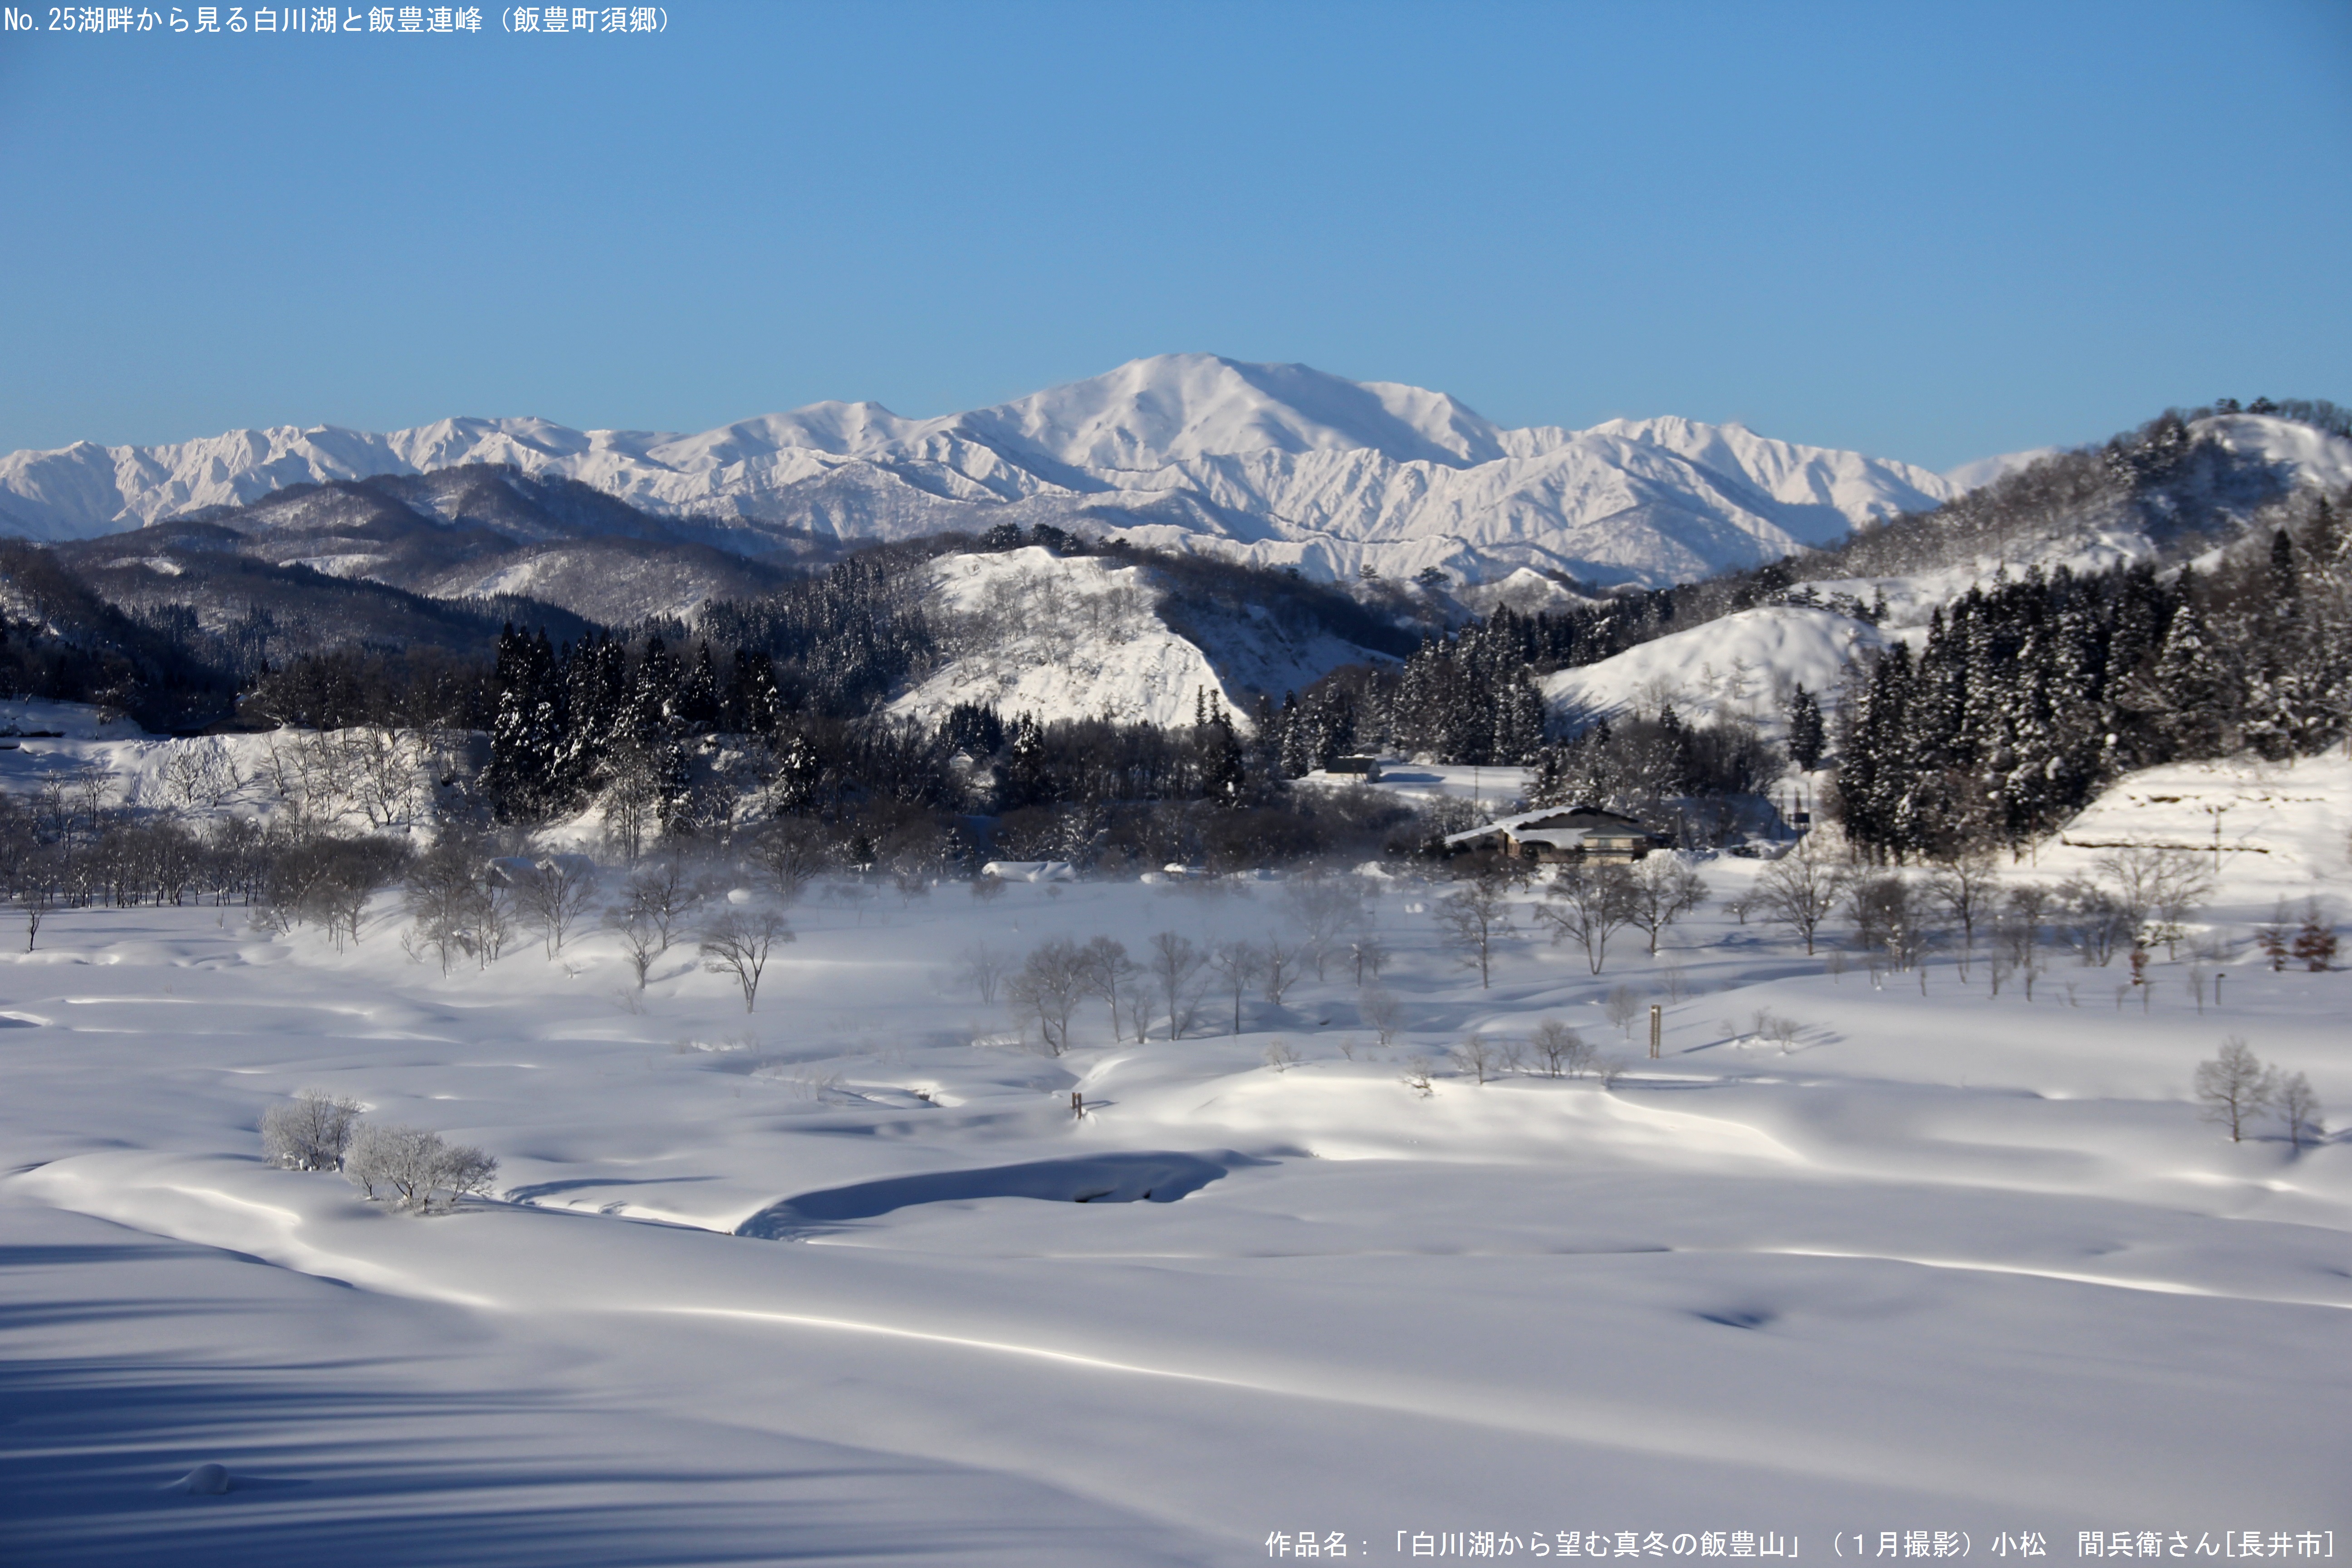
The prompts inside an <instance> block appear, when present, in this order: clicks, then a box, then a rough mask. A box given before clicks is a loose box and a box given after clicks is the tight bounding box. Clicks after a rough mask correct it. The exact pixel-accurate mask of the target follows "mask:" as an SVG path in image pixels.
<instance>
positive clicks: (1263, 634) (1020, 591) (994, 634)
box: [889, 545, 1379, 730]
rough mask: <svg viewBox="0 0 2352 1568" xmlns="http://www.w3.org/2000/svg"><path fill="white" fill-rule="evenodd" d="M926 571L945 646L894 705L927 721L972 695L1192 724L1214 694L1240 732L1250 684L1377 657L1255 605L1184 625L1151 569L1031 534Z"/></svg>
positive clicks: (1008, 709) (1286, 683)
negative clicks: (1169, 608)
mask: <svg viewBox="0 0 2352 1568" xmlns="http://www.w3.org/2000/svg"><path fill="white" fill-rule="evenodd" d="M930 571H931V578H932V584H933V587H932V606H933V612H934V615H935V617H936V622H937V624H938V625H939V626H940V628H941V630H942V636H943V640H944V642H945V643H946V646H947V649H948V653H949V658H947V659H946V661H945V662H943V663H942V664H941V665H940V666H939V668H936V669H934V670H932V671H931V672H930V674H929V676H928V677H926V678H925V679H923V680H921V681H920V682H919V683H917V685H916V686H915V688H914V689H912V690H910V691H908V692H906V693H905V694H903V695H902V696H900V697H898V699H897V700H894V701H893V702H892V703H891V704H890V707H889V711H890V712H891V713H892V714H894V715H896V716H898V717H901V718H911V719H917V720H919V721H922V722H923V723H925V724H927V725H935V724H937V723H938V722H939V721H940V720H941V719H942V718H943V717H944V716H945V715H946V713H947V711H948V710H949V709H950V708H952V707H954V706H955V705H956V704H958V703H960V702H973V703H980V704H983V705H985V706H988V707H992V708H994V709H996V710H998V711H999V712H1001V713H1003V714H1005V715H1007V716H1010V715H1013V714H1016V713H1034V714H1035V715H1036V716H1037V717H1038V718H1039V719H1041V720H1045V721H1048V722H1051V721H1055V720H1061V719H1104V718H1108V719H1114V720H1117V721H1119V722H1121V723H1127V724H1134V723H1151V724H1158V725H1161V726H1163V727H1170V726H1176V725H1181V724H1189V723H1191V722H1192V717H1193V713H1194V711H1195V708H1194V704H1195V703H1196V702H1197V701H1198V700H1200V698H1201V696H1202V694H1203V693H1206V694H1207V695H1209V696H1211V697H1213V698H1214V699H1215V700H1217V701H1219V702H1221V703H1223V705H1224V707H1225V709H1226V710H1227V711H1228V713H1230V714H1231V715H1232V717H1233V719H1234V723H1235V724H1236V726H1238V727H1240V728H1242V729H1244V730H1246V729H1247V728H1248V727H1249V723H1250V721H1249V714H1248V710H1249V703H1248V694H1249V693H1251V692H1252V691H1263V692H1266V693H1268V694H1269V695H1274V696H1279V695H1280V694H1281V693H1282V692H1283V691H1285V690H1295V689H1301V688H1304V687H1306V686H1307V684H1309V683H1310V682H1312V681H1313V680H1315V679H1317V678H1318V677H1319V676H1321V675H1323V674H1325V673H1327V672H1328V671H1329V670H1331V669H1333V668H1336V667H1338V666H1339V665H1342V664H1347V663H1349V662H1361V661H1369V660H1370V659H1373V658H1377V657H1379V656H1377V655H1375V654H1371V653H1369V652H1367V651H1366V650H1365V649H1363V648H1360V647H1355V646H1354V645H1353V644H1350V643H1347V642H1343V641H1341V640H1340V639H1339V638H1338V637H1333V636H1331V635H1330V634H1329V633H1328V632H1321V631H1302V630H1300V629H1298V628H1297V627H1292V626H1284V625H1283V624H1281V623H1280V622H1279V621H1278V620H1277V619H1276V617H1275V616H1271V615H1269V614H1266V613H1265V611H1264V610H1263V608H1262V607H1259V606H1249V607H1247V608H1245V609H1244V610H1242V611H1240V612H1238V613H1234V614H1223V615H1214V616H1208V615H1201V616H1195V620H1196V621H1197V623H1198V624H1188V629H1189V630H1190V631H1192V633H1193V636H1189V637H1188V636H1186V635H1184V634H1183V633H1181V632H1179V631H1177V630H1176V629H1174V628H1173V627H1171V626H1170V625H1169V624H1168V623H1167V621H1166V620H1164V619H1163V618H1162V617H1161V615H1160V604H1161V601H1162V595H1163V590H1162V587H1161V585H1160V584H1159V583H1157V582H1156V581H1155V580H1154V577H1153V574H1152V573H1151V571H1150V568H1148V567H1144V566H1133V565H1121V564H1118V563H1116V562H1114V561H1108V560H1105V559H1103V558H1101V557H1099V556H1082V557H1076V558H1069V559H1065V558H1062V557H1057V556H1055V555H1053V554H1051V553H1049V552H1046V551H1044V550H1041V549H1038V548H1037V547H1035V546H1034V545H1033V546H1030V547H1028V548H1025V549H1021V550H1012V551H1007V552H1003V553H1002V554H991V555H949V556H943V557H941V558H940V560H938V561H936V562H933V563H931V567H930ZM1196 638H1198V640H1195V639H1196ZM1204 645H1205V646H1204Z"/></svg>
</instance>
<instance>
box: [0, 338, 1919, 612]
mask: <svg viewBox="0 0 2352 1568" xmlns="http://www.w3.org/2000/svg"><path fill="white" fill-rule="evenodd" d="M480 464H503V465H508V466H510V467H512V468H516V469H519V470H520V471H521V472H523V473H525V474H528V475H531V476H534V477H538V478H560V479H572V480H576V481H579V482H580V483H583V484H585V485H589V486H592V487H593V488H594V489H599V490H602V491H604V492H605V493H607V494H609V495H612V496H614V497H616V498H618V499H620V500H625V501H626V502H628V503H629V504H630V505H631V506H634V507H636V508H639V509H641V510H645V511H646V512H650V513H653V514H655V515H656V516H661V517H668V518H677V519H681V520H688V519H690V520H693V521H695V522H696V523H697V524H698V525H699V527H698V530H697V531H698V535H699V537H701V538H703V539H705V540H707V541H709V542H720V543H726V542H733V543H734V545H735V546H736V547H737V548H739V549H740V550H741V551H742V552H746V553H757V552H765V551H766V550H767V549H769V548H771V547H772V546H773V544H775V543H776V542H778V535H779V533H780V531H781V532H786V533H798V534H803V535H806V534H814V535H818V536H821V537H830V538H840V539H856V540H887V539H900V538H908V537H915V536H919V535H923V534H931V533H938V532H942V531H974V532H977V531H985V530H986V529H987V528H989V527H991V526H992V525H994V524H996V523H1000V522H1011V523H1016V524H1021V525H1024V526H1026V525H1034V524H1035V523H1039V522H1049V523H1053V524H1055V525H1056V526H1061V527H1067V528H1074V529H1078V530H1082V531H1089V532H1099V531H1118V532H1121V533H1123V534H1125V535H1127V536H1128V537H1129V538H1131V539H1133V540H1134V541H1135V542H1137V543H1139V544H1148V545H1155V546H1160V547H1175V548H1186V549H1209V550H1213V551H1217V552H1221V553H1226V554H1231V555H1235V556H1238V557H1241V558H1244V559H1248V560H1252V561H1255V562H1258V563H1265V564H1276V565H1295V566H1297V567H1298V568H1299V569H1300V570H1301V571H1303V572H1304V573H1306V574H1308V575H1310V576H1314V577H1318V578H1326V579H1328V578H1334V577H1343V576H1349V575H1353V574H1355V573H1357V572H1358V571H1359V569H1360V568H1362V567H1366V566H1369V567H1370V568H1372V569H1373V570H1374V571H1376V572H1379V573H1381V574H1384V575H1389V576H1404V575H1411V574H1414V573H1417V572H1419V571H1422V570H1423V569H1424V568H1427V567H1432V566H1434V567H1437V568H1439V569H1441V570H1443V571H1444V572H1446V573H1447V574H1450V575H1451V576H1453V577H1454V578H1456V579H1458V580H1463V581H1467V582H1473V583H1475V582H1482V581H1486V580H1491V579H1495V578H1498V577H1502V576H1505V575H1507V574H1509V573H1510V572H1512V571H1514V570H1516V569H1519V568H1527V567H1532V568H1535V569H1537V570H1543V571H1559V572H1566V573H1568V574H1571V575H1573V576H1575V577H1577V578H1579V579H1581V580H1584V581H1591V582H1599V583H1603V584H1616V583H1641V584H1653V585H1655V584H1666V583H1670V582H1674V581H1677V580H1686V579H1689V578H1693V577H1697V576H1703V575H1705V574H1708V573H1710V572H1714V571H1718V570H1721V569H1724V568H1727V567H1736V566H1742V565H1750V564H1754V563H1759V562H1762V561H1766V560H1770V559H1775V558H1777V557H1779V556H1781V555H1784V554H1787V553H1789V552H1790V551H1792V550H1794V549H1796V548H1798V547H1799V546H1801V545H1811V544H1822V543H1827V542H1832V541H1833V540H1835V539H1837V538H1840V537H1842V536H1843V535H1844V534H1845V533H1847V532H1848V531H1851V530H1852V529H1853V528H1855V527H1857V526H1859V525H1863V524H1866V523H1868V522H1871V521H1876V520H1879V519H1882V518H1885V517H1888V516H1891V515H1893V514H1895V513H1896V512H1899V511H1906V510H1925V509H1927V508H1929V507H1932V506H1934V505H1936V504H1937V502H1939V501H1941V500H1946V499H1948V497H1950V496H1952V495H1954V494H1956V493H1958V490H1959V489H1961V488H1962V487H1960V486H1958V485H1956V484H1955V483H1954V482H1953V481H1951V480H1948V479H1945V478H1942V477H1940V476H1938V475H1936V474H1933V473H1929V472H1927V470H1925V469H1922V468H1914V467H1912V466H1910V465H1908V464H1906V463H1899V462H1893V461H1889V460H1886V459H1882V458H1869V457H1864V456H1863V455H1861V454H1859V453H1854V452H1841V451H1832V450H1829V449H1826V448H1822V447H1805V446H1798V445H1794V444H1791V443H1789V442H1785V441H1776V440H1772V439H1769V438H1767V437H1761V436H1758V435H1756V434H1754V433H1753V432H1751V431H1749V430H1748V429H1745V428H1744V427H1742V426H1737V425H1726V426H1716V425H1705V424H1700V423H1697V422H1696V421H1692V420H1687V419H1679V418H1660V419H1645V420H1622V419H1621V420H1611V421H1609V422H1607V423H1605V424H1602V425H1598V426H1593V427H1592V428H1591V429H1589V430H1566V429H1560V428H1558V427H1555V426H1538V427H1534V428H1528V429H1517V430H1511V429H1504V428H1502V427H1500V426H1496V425H1495V424H1493V423H1491V422H1490V421H1488V420H1486V419H1484V418H1481V417H1480V416H1478V415H1476V414H1475V413H1473V412H1472V411H1471V410H1470V409H1468V408H1466V407H1465V406H1464V405H1462V404H1460V403H1459V402H1457V401H1455V400H1454V398H1452V397H1450V396H1447V395H1444V394H1443V393H1436V392H1429V391H1425V390H1423V389H1422V388H1419V387H1412V386H1404V385H1399V384H1392V383H1386V382H1352V381H1347V380H1343V379H1341V378H1339V377H1338V376H1333V375H1328V374H1324V373H1322V372H1320V371H1316V370H1312V369H1309V368H1307V366H1304V365H1275V364H1251V363H1240V362H1236V361H1233V360H1228V359H1222V358H1218V357H1216V356H1213V355H1208V354H1171V355H1161V356H1159V357H1155V358H1150V359H1142V360H1137V361H1134V362H1132V363H1129V364H1125V365H1122V366H1120V367H1119V368H1118V369H1117V370H1115V371H1112V372H1110V373H1109V374H1106V375H1100V376H1096V377H1094V378H1092V379H1091V380H1087V381H1080V382H1074V383H1071V384H1068V385H1065V386H1058V387H1054V388H1051V389H1049V390H1047V391H1044V392H1039V393H1035V394H1033V395H1030V396H1027V397H1024V398H1020V399H1018V400H1016V401H1014V402H1011V403H1006V404H1002V405H997V406H995V407H992V408H983V409H979V410H975V411H973V412H971V413H964V414H954V415H948V416H941V417H939V418H934V419H906V418H901V417H900V416H897V415H895V414H892V413H891V412H889V410H887V409H886V408H883V407H882V406H880V405H877V404H872V403H820V404H814V405H810V406H808V407H805V408H801V409H795V410H793V412H791V413H787V414H775V415H769V416H763V417H761V418H757V419H751V420H746V421H743V422H742V423H740V424H736V425H730V426H725V427H723V428H721V429H717V430H710V431H705V432H703V433H702V434H700V435H694V436H677V435H663V434H654V433H647V432H637V431H610V430H604V431H579V430H572V429H568V428H566V427H564V426H559V425H554V424H551V423H549V422H548V421H546V420H542V419H471V418H467V419H445V420H442V421H439V422H437V423H436V424H432V425H426V426H419V427H417V428H415V429H410V430H401V431H394V432H393V433H391V434H388V435H375V434H369V433H365V432H361V431H352V430H342V429H337V428H333V427H328V426H320V427H314V428H310V429H299V428H295V427H293V426H281V427H278V428H275V429H268V430H239V431H232V432H229V433H228V434H226V435H223V436H217V437H211V438H209V439H205V440H198V441H188V442H183V443H179V444H176V445H171V446H162V447H99V446H95V445H93V444H90V443H88V442H83V443H78V444H76V445H74V446H72V447H64V448H61V449H58V450H56V451H47V452H31V451H26V452H17V453H14V454H12V455H10V456H8V457H6V458H0V532H11V533H17V534H21V535H25V536H27V537H31V538H34V539H43V540H66V539H81V538H89V537H93V536H96V535H100V534H105V533H111V532H116V531H123V530H127V529H132V528H137V527H141V526H144V525H146V524H150V523H153V522H156V521H163V520H165V519H171V518H179V517H185V516H189V515H191V514H196V513H202V512H205V510H208V509H214V508H222V507H236V506H241V505H244V504H247V503H249V502H252V501H254V500H258V499H260V498H262V497H264V496H267V495H268V494H270V493H272V492H274V491H277V490H279V489H284V488H286V487H288V486H290V485H297V484H303V483H317V482H322V481H331V480H338V479H363V478H369V477H373V476H378V475H388V474H389V475H414V474H421V473H428V472H433V471H436V470H441V469H446V468H459V467H465V466H468V465H480Z"/></svg>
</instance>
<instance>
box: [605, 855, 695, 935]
mask: <svg viewBox="0 0 2352 1568" xmlns="http://www.w3.org/2000/svg"><path fill="white" fill-rule="evenodd" d="M705 897H706V895H705V893H704V892H703V890H702V889H700V888H698V887H697V886H695V885H694V883H693V882H692V881H691V880H690V879H688V876H687V874H686V867H685V864H684V863H683V862H682V861H681V860H680V859H679V858H678V857H677V856H675V855H666V856H664V857H662V858H661V860H660V861H659V862H657V863H656V864H655V865H652V866H648V867H646V868H643V869H641V870H639V871H638V872H636V873H635V875H633V876H632V877H630V879H629V882H628V889H627V891H626V893H625V895H624V897H623V902H622V908H623V909H624V910H625V911H626V912H627V913H628V914H629V915H631V916H634V917H636V918H639V919H641V920H643V921H645V923H646V926H647V927H649V928H650V929H651V930H652V931H653V933H654V941H655V943H656V946H655V949H654V951H655V952H656V953H663V952H668V951H669V945H670V941H671V931H672V928H674V927H675V926H676V925H677V922H678V921H680V920H682V919H684V918H685V917H686V916H688V915H689V914H692V913H693V912H694V911H695V910H697V909H698V908H699V907H700V906H701V904H702V901H703V900H704V898H705Z"/></svg>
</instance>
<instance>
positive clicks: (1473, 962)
mask: <svg viewBox="0 0 2352 1568" xmlns="http://www.w3.org/2000/svg"><path fill="white" fill-rule="evenodd" d="M1435 913H1436V916H1437V926H1438V931H1439V932H1440V933H1441V935H1442V937H1443V939H1444V942H1445V944H1446V945H1447V946H1448V947H1452V948H1454V949H1456V950H1458V951H1459V952H1461V954H1462V963H1463V964H1464V965H1465V967H1467V968H1470V969H1475V970H1476V971H1477V972H1478V985H1479V988H1480V989H1481V990H1484V989H1485V988H1486V986H1487V985H1489V984H1491V983H1492V969H1493V962H1494V954H1495V944H1496V943H1497V942H1502V941H1504V940H1506V939H1507V938H1508V937H1509V936H1510V935H1511V933H1512V931H1514V930H1516V929H1517V928H1516V927H1514V926H1513V925H1512V924H1511V905H1510V900H1508V899H1507V898H1506V897H1505V896H1504V892H1503V880H1502V879H1501V878H1499V877H1479V878H1475V879H1472V880H1470V881H1467V882H1465V883H1464V884H1463V885H1462V886H1461V888H1460V889H1458V890H1456V891H1455V892H1454V893H1452V894H1449V895H1448V896H1447V897H1445V898H1444V899H1441V900H1438V903H1437V909H1436V910H1435Z"/></svg>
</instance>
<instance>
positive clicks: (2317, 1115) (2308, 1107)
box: [2278, 1073, 2327, 1154]
mask: <svg viewBox="0 0 2352 1568" xmlns="http://www.w3.org/2000/svg"><path fill="white" fill-rule="evenodd" d="M2278 1109H2279V1115H2280V1116H2281V1117H2282V1118H2284V1121H2285V1122H2286V1136H2287V1142H2290V1143H2293V1144H2294V1152H2296V1153H2298V1154H2300V1153H2302V1152H2303V1146H2304V1145H2305V1143H2316V1142H2319V1140H2320V1139H2322V1138H2324V1137H2326V1134H2327V1123H2326V1121H2325V1120H2323V1117H2324V1115H2325V1108H2324V1107H2323V1106H2321V1104H2320V1103H2319V1091H2318V1090H2316V1089H2313V1088H2312V1087H2311V1080H2310V1079H2307V1078H2305V1077H2304V1075H2303V1074H2301V1073H2294V1074H2292V1075H2290V1076H2289V1077H2288V1079H2287V1080H2286V1081H2285V1082H2284V1083H2282V1084H2280V1085H2279V1089H2278Z"/></svg>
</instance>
